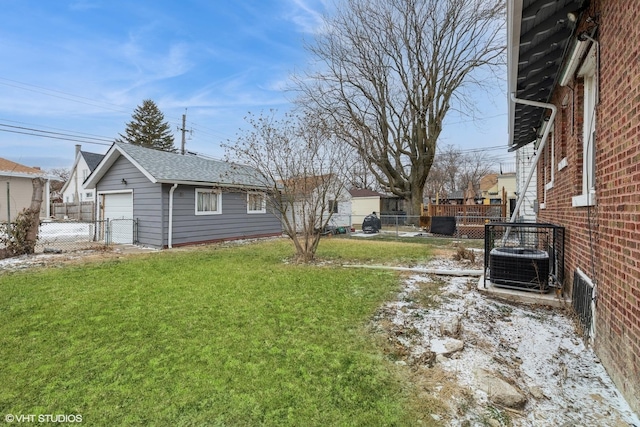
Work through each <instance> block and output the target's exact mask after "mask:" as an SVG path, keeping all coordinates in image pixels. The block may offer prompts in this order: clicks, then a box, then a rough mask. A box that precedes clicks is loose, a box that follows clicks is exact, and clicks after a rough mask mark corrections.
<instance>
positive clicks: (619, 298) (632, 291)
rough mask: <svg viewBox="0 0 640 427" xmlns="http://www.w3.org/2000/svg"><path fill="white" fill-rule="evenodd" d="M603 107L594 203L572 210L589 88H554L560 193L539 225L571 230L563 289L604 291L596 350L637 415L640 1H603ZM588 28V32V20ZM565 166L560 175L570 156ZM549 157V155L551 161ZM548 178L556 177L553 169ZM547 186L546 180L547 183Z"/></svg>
mask: <svg viewBox="0 0 640 427" xmlns="http://www.w3.org/2000/svg"><path fill="white" fill-rule="evenodd" d="M590 12H591V13H592V16H595V17H596V20H597V21H598V23H599V28H598V34H597V36H596V38H597V39H598V40H599V42H600V61H599V66H600V77H599V104H598V106H597V110H596V114H597V122H596V123H597V125H596V200H597V204H596V206H592V207H579V208H574V207H572V206H571V198H572V197H573V196H576V195H579V194H580V193H581V192H582V125H583V124H582V114H583V111H582V105H583V95H582V93H583V85H582V81H581V80H580V79H578V78H576V79H574V81H573V82H570V83H569V85H568V87H563V88H557V89H556V91H555V92H554V95H553V97H552V102H553V103H554V104H555V105H556V106H558V114H557V116H556V122H555V125H554V133H555V146H554V153H555V163H556V164H555V165H549V164H546V165H539V170H538V173H539V174H538V176H539V177H541V176H544V174H543V172H544V168H545V167H546V168H549V167H555V168H556V169H555V181H554V184H553V188H551V189H548V190H547V196H546V200H543V198H544V183H543V182H539V183H538V194H539V196H538V197H539V202H540V203H545V209H541V210H540V212H539V215H538V218H539V221H541V222H551V223H555V224H559V225H563V226H565V227H566V231H565V233H566V235H565V238H566V241H565V268H566V274H565V277H566V283H565V287H567V289H566V292H567V293H568V294H570V293H571V289H570V288H569V287H570V285H571V283H572V282H573V275H574V272H575V270H576V269H577V268H580V269H581V270H582V271H583V272H584V273H585V274H586V275H587V276H589V277H590V278H591V280H592V281H593V282H594V283H596V285H597V298H598V299H597V308H596V317H595V319H596V332H595V342H594V348H595V350H596V352H597V354H598V356H599V357H600V359H601V361H602V363H603V365H604V366H605V367H606V369H607V371H608V373H609V374H610V376H611V377H612V379H613V380H614V382H615V383H616V385H617V386H618V388H619V389H620V391H621V392H622V393H623V394H624V396H625V398H626V399H627V401H628V402H629V403H630V404H631V406H632V408H633V409H634V410H635V411H636V412H640V59H638V58H640V26H638V25H637V22H638V18H640V2H637V1H635V0H626V1H623V0H617V1H612V0H600V1H593V2H592V5H591V11H590ZM582 25H583V26H585V25H588V24H587V23H585V22H583V23H582ZM565 155H566V159H567V166H566V167H565V168H564V169H562V170H560V171H558V169H557V164H558V162H560V161H561V160H562V158H563V157H565ZM550 157H551V156H545V158H546V159H549V158H550ZM547 173H549V172H547ZM540 181H541V180H540Z"/></svg>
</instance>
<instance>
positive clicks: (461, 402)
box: [376, 259, 640, 427]
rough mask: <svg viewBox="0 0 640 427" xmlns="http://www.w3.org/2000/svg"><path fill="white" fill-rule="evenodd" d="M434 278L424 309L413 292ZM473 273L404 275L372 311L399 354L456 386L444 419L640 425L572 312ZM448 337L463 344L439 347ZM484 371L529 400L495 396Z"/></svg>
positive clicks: (436, 264)
mask: <svg viewBox="0 0 640 427" xmlns="http://www.w3.org/2000/svg"><path fill="white" fill-rule="evenodd" d="M426 267H427V268H430V269H439V270H442V269H450V270H456V269H468V268H469V264H462V263H460V262H457V261H452V260H447V259H437V260H434V261H432V262H431V263H429V264H428V265H427V266H426ZM434 280H438V281H444V285H443V288H442V294H441V295H439V296H436V297H434V298H435V299H436V300H437V304H436V305H435V306H434V307H433V308H424V307H422V306H421V305H420V304H418V303H416V297H415V296H416V295H417V293H419V290H420V287H421V284H426V283H429V282H433V281H434ZM477 281H478V279H477V278H473V279H471V278H468V277H448V276H438V278H435V277H434V276H429V275H426V274H414V275H411V276H410V277H408V278H407V279H405V282H404V289H403V291H402V292H401V293H400V294H399V295H398V298H397V299H396V300H395V301H392V302H389V303H388V304H386V305H385V306H384V307H383V308H382V309H381V310H380V313H379V314H378V317H377V320H376V322H377V324H378V325H379V326H380V328H382V329H386V331H385V332H386V333H387V334H388V335H389V336H390V337H394V338H393V339H394V340H397V344H398V345H401V346H403V347H404V349H405V350H406V357H405V358H404V360H400V361H399V363H402V364H405V363H406V364H410V365H412V366H414V367H416V366H415V365H416V364H417V365H420V364H421V363H422V364H423V366H421V368H422V369H424V371H423V372H424V375H430V372H435V371H431V370H437V369H439V370H442V371H444V372H446V373H448V374H450V375H452V376H453V377H454V378H455V381H456V382H457V387H458V390H459V391H460V393H458V394H457V395H456V393H453V398H452V399H451V400H450V406H451V414H450V416H449V417H448V419H446V420H443V421H445V422H446V423H447V424H446V425H449V426H463V425H470V426H475V425H495V426H507V425H513V426H636V427H640V420H639V418H638V415H637V414H634V413H633V412H632V411H631V409H630V407H629V406H628V404H627V402H626V401H625V400H624V398H623V397H622V395H621V394H620V393H619V392H618V390H617V389H616V387H615V386H614V384H613V383H612V381H611V379H610V378H609V376H608V375H607V373H606V371H605V369H604V367H603V366H602V365H601V364H600V362H599V360H598V358H597V356H596V355H595V353H594V352H593V350H592V349H591V348H590V347H588V346H586V345H585V343H584V342H583V340H582V338H581V337H580V336H578V335H577V334H576V331H575V328H574V324H573V322H572V320H571V318H570V317H568V315H569V313H565V312H563V311H562V310H561V309H550V308H543V307H539V306H538V307H531V306H524V305H516V304H510V303H506V302H501V301H498V300H494V299H492V298H491V297H489V296H487V295H485V294H481V293H480V292H478V290H477V286H476V285H477ZM385 320H386V322H387V323H386V326H383V325H385V323H384V321H385ZM447 340H449V341H455V342H459V343H461V346H462V350H460V351H455V352H453V353H451V354H449V355H448V356H442V355H437V353H442V352H443V351H442V350H441V349H442V348H443V344H446V343H447ZM436 355H437V356H436ZM425 361H430V362H431V363H430V364H429V366H430V367H428V366H425V365H424V363H425ZM487 375H490V376H493V377H495V378H499V379H501V380H503V381H504V382H506V383H508V384H510V385H512V386H513V387H514V389H515V390H517V392H519V393H520V394H521V395H522V397H523V398H524V399H525V401H526V403H524V405H522V406H520V407H518V408H515V409H513V408H505V407H503V406H500V405H499V404H496V403H495V401H493V396H492V395H491V390H488V389H487V386H486V378H484V377H486V376H487ZM450 391H451V388H450V387H449V392H450ZM436 394H437V393H436ZM434 417H435V418H438V416H434Z"/></svg>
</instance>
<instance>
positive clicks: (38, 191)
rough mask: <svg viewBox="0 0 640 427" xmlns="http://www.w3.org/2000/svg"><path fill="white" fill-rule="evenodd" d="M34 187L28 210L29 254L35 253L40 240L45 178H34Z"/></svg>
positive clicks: (27, 242)
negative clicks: (39, 232)
mask: <svg viewBox="0 0 640 427" xmlns="http://www.w3.org/2000/svg"><path fill="white" fill-rule="evenodd" d="M31 184H32V185H33V194H32V196H31V206H29V209H28V212H29V214H28V217H29V219H30V224H29V226H28V229H27V238H26V244H27V248H26V250H27V251H28V252H27V253H30V254H32V253H33V252H34V251H35V247H36V241H37V240H38V228H39V227H40V207H41V206H42V193H43V187H44V179H43V178H34V179H32V180H31Z"/></svg>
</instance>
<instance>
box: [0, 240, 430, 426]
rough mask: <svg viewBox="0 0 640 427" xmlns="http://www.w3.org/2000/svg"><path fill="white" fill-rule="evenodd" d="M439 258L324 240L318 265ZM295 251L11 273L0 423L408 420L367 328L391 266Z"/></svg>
mask: <svg viewBox="0 0 640 427" xmlns="http://www.w3.org/2000/svg"><path fill="white" fill-rule="evenodd" d="M428 252H429V247H428V246H425V245H422V244H411V243H399V242H363V241H359V240H357V241H356V240H353V239H325V240H323V241H322V242H321V244H320V248H319V252H318V257H319V259H320V260H331V259H333V260H338V261H340V260H350V261H375V262H383V261H391V260H393V259H396V260H413V261H419V260H424V259H425V258H426V257H428ZM291 255H292V247H291V245H290V244H289V243H288V242H287V241H285V240H275V241H274V240H271V241H264V242H260V243H255V244H250V245H242V246H232V247H221V246H217V247H215V246H213V247H208V248H204V249H203V248H199V249H197V250H193V251H181V252H170V251H166V252H163V253H159V254H150V255H145V256H136V257H131V258H129V259H120V260H116V261H108V262H102V263H88V264H83V265H76V266H68V267H65V268H50V269H44V270H39V271H32V272H20V273H12V274H4V275H0V415H1V416H4V414H81V415H82V417H83V424H84V425H92V426H93V425H109V426H115V425H171V426H180V425H198V426H199V425H228V426H245V425H295V426H314V425H315V426H330V425H331V426H334V425H338V426H340V425H362V426H378V425H380V426H383V425H384V426H387V425H412V424H414V423H415V421H416V419H415V415H414V414H413V413H412V411H410V410H409V409H408V398H409V396H408V395H409V394H410V393H409V392H408V390H409V388H408V386H407V385H406V384H405V383H404V381H402V380H400V379H399V376H398V375H397V371H396V367H395V366H394V365H393V364H392V363H391V362H390V361H388V360H386V359H385V357H384V356H383V355H382V352H381V350H380V349H379V348H378V347H377V346H376V345H375V340H373V339H372V338H371V337H370V336H369V335H368V334H366V333H365V330H366V324H367V322H368V321H369V320H370V319H371V317H372V315H373V313H374V312H375V310H376V309H377V308H378V307H379V306H380V305H381V304H382V303H383V302H384V301H385V300H388V299H389V298H391V297H392V296H393V295H394V294H395V292H397V289H398V284H399V281H398V277H397V276H396V275H395V274H393V273H390V272H383V271H379V270H354V269H341V268H339V267H336V266H335V265H333V266H331V265H330V264H329V265H327V264H323V263H318V264H317V265H312V266H303V265H295V264H290V263H287V262H285V261H286V260H287V259H289V258H290V257H291Z"/></svg>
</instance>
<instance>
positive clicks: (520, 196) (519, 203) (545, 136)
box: [509, 93, 558, 222]
mask: <svg viewBox="0 0 640 427" xmlns="http://www.w3.org/2000/svg"><path fill="white" fill-rule="evenodd" d="M511 101H513V102H515V103H516V104H524V105H531V106H533V107H540V108H548V109H550V110H551V116H550V117H549V124H548V125H547V126H545V129H544V132H543V133H542V140H541V141H540V145H539V146H538V152H537V153H536V154H535V155H534V156H533V160H532V164H531V170H530V171H529V175H528V176H527V180H526V182H525V184H524V190H526V189H527V188H529V184H530V183H531V178H532V177H533V173H534V172H535V170H536V168H537V166H538V160H540V157H541V156H542V150H543V149H544V146H545V145H546V143H547V139H548V138H549V131H550V130H551V127H552V126H553V122H554V120H555V118H556V113H557V112H558V107H556V106H555V105H553V104H549V103H546V102H538V101H529V100H528V99H518V98H516V95H515V94H514V93H511ZM524 190H523V191H520V194H518V199H517V201H516V207H515V209H514V210H513V213H512V214H511V219H510V220H509V222H515V221H516V216H517V215H518V212H519V211H520V207H521V206H522V202H523V201H524V196H525V191H524Z"/></svg>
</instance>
